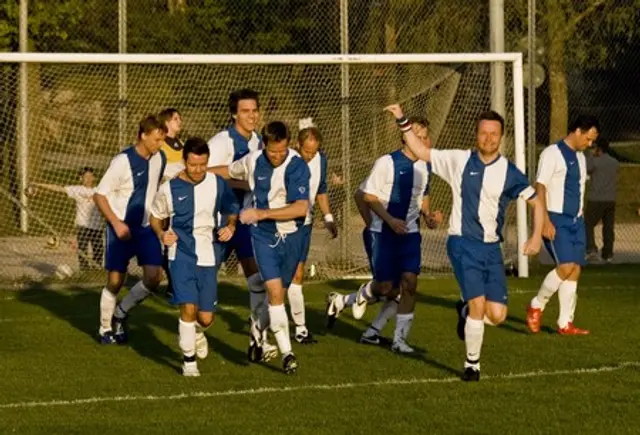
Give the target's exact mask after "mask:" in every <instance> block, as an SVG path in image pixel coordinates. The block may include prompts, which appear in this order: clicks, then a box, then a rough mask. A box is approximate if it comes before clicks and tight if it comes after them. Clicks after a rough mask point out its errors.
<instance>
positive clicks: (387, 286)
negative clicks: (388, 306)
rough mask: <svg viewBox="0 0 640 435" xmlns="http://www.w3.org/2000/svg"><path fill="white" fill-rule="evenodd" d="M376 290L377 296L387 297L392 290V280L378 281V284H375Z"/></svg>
mask: <svg viewBox="0 0 640 435" xmlns="http://www.w3.org/2000/svg"><path fill="white" fill-rule="evenodd" d="M376 290H377V293H378V294H379V296H381V297H386V298H388V297H389V295H391V293H392V292H393V290H394V289H393V282H392V281H385V282H379V283H378V285H377V286H376Z"/></svg>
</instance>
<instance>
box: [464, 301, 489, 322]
mask: <svg viewBox="0 0 640 435" xmlns="http://www.w3.org/2000/svg"><path fill="white" fill-rule="evenodd" d="M467 306H468V307H469V317H471V318H472V319H477V320H481V319H483V318H484V316H485V313H486V300H485V298H484V296H478V297H476V298H473V299H471V300H469V302H468V303H467Z"/></svg>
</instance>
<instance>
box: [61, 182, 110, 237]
mask: <svg viewBox="0 0 640 435" xmlns="http://www.w3.org/2000/svg"><path fill="white" fill-rule="evenodd" d="M64 191H65V192H66V193H67V196H68V197H69V198H71V199H73V200H75V201H76V225H77V226H79V227H83V228H89V229H92V230H100V229H102V224H103V219H102V215H101V214H100V210H98V207H96V204H95V203H94V202H93V194H94V193H96V188H95V187H87V186H82V185H77V186H65V187H64Z"/></svg>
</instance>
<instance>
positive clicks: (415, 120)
mask: <svg viewBox="0 0 640 435" xmlns="http://www.w3.org/2000/svg"><path fill="white" fill-rule="evenodd" d="M408 119H409V122H410V123H411V124H418V125H421V126H423V127H424V128H426V129H429V120H428V119H427V118H424V117H422V116H410V117H409V118H408ZM400 142H402V144H403V145H406V142H405V141H404V133H403V132H400Z"/></svg>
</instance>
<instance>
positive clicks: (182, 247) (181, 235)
mask: <svg viewBox="0 0 640 435" xmlns="http://www.w3.org/2000/svg"><path fill="white" fill-rule="evenodd" d="M170 187H171V198H172V202H173V213H174V214H173V217H172V229H173V231H175V233H176V235H177V236H178V242H177V247H176V260H183V261H184V260H188V261H193V262H197V254H196V239H195V237H193V224H194V222H193V219H194V212H195V203H194V185H193V184H191V183H188V182H186V181H183V180H180V179H174V180H172V181H171V183H170Z"/></svg>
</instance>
